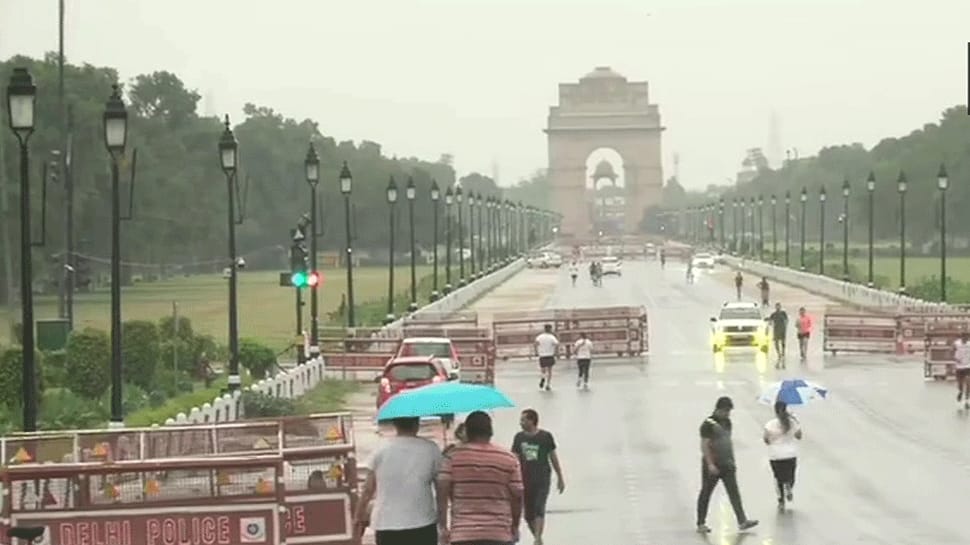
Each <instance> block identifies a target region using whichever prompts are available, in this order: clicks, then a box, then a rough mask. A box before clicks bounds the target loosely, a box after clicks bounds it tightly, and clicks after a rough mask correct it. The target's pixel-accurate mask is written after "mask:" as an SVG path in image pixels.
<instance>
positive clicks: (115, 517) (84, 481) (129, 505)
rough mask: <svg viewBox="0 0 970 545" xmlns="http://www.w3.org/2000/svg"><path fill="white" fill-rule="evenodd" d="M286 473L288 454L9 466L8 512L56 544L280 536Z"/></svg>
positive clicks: (227, 542) (256, 540) (229, 541)
mask: <svg viewBox="0 0 970 545" xmlns="http://www.w3.org/2000/svg"><path fill="white" fill-rule="evenodd" d="M282 473H283V470H282V458H281V457H279V456H261V457H249V458H208V459H206V458H195V459H184V460H165V461H148V462H143V461H132V462H116V463H111V464H101V463H87V464H83V463H82V464H73V463H72V464H50V465H45V464H29V465H24V466H13V467H5V468H3V469H2V470H0V479H2V482H3V488H4V496H5V497H4V499H5V500H6V501H4V502H3V519H4V522H8V521H9V524H10V525H11V526H40V527H44V528H45V532H44V539H43V542H44V543H53V544H56V545H101V544H105V545H109V544H110V545H176V544H183V543H213V544H215V543H218V544H222V545H237V544H238V545H243V544H251V545H277V544H282V543H285V542H286V539H285V535H284V530H283V524H284V523H285V522H284V519H285V517H284V516H283V514H282V513H281V512H280V511H281V509H280V507H281V506H283V505H284V501H285V499H284V498H285V491H284V488H283V485H282V480H283V475H282ZM163 474H165V475H163ZM41 483H43V484H41ZM344 543H347V544H348V545H349V543H350V541H349V540H348V541H345V542H344Z"/></svg>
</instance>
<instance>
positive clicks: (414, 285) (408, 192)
mask: <svg viewBox="0 0 970 545" xmlns="http://www.w3.org/2000/svg"><path fill="white" fill-rule="evenodd" d="M404 191H405V193H404V196H405V197H407V199H408V224H409V225H410V228H409V233H410V238H411V304H410V305H408V312H414V311H416V310H418V273H417V257H418V256H417V255H415V254H417V247H416V246H415V244H414V199H415V197H417V194H418V188H417V187H416V186H415V185H414V178H408V185H407V187H406V188H405V190H404Z"/></svg>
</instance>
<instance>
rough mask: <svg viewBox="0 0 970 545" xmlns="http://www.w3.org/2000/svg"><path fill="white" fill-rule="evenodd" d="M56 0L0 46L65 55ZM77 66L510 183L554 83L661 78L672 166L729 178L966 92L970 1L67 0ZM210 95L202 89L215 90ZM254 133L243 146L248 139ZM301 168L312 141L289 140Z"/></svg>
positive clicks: (34, 6) (2, 20)
mask: <svg viewBox="0 0 970 545" xmlns="http://www.w3.org/2000/svg"><path fill="white" fill-rule="evenodd" d="M57 3H58V2H57V0H0V58H8V57H9V56H11V55H13V54H16V53H23V54H28V55H32V56H39V55H41V54H42V53H43V52H44V51H52V50H56V49H57ZM67 6H68V15H67V56H68V60H69V61H70V62H72V63H80V62H87V63H91V64H96V65H108V66H114V67H117V68H118V69H119V70H120V72H121V74H122V77H124V78H125V79H127V78H130V77H132V76H134V75H136V74H138V73H142V72H150V71H154V70H170V71H173V72H175V73H177V74H178V75H179V76H180V77H181V78H182V79H183V80H184V81H185V82H186V84H187V85H188V86H189V87H190V88H194V89H196V90H198V92H199V93H200V94H202V95H203V96H204V97H206V98H208V99H210V100H211V104H208V103H204V104H203V106H202V110H203V112H202V113H206V110H210V109H212V111H214V112H216V113H223V112H228V113H229V114H230V115H232V116H233V117H234V118H237V119H241V116H242V113H241V107H242V105H243V103H245V102H254V103H256V104H259V105H266V106H271V107H273V108H275V109H276V110H277V111H280V112H282V113H283V114H285V115H287V116H292V117H297V118H304V117H311V118H313V119H315V120H317V121H319V122H320V126H321V128H322V130H323V132H324V133H325V134H327V135H330V136H333V137H335V138H337V139H338V140H345V139H353V140H361V139H368V140H374V141H376V142H379V143H380V144H382V145H383V146H384V150H385V152H386V153H387V154H398V155H408V156H411V155H414V156H418V157H422V158H426V159H431V160H434V159H437V157H438V156H439V155H440V154H441V153H452V154H454V155H455V159H456V167H457V169H458V171H459V173H460V174H464V173H467V172H469V171H473V170H477V171H481V172H484V173H486V174H491V173H492V171H493V165H497V166H498V170H499V175H500V176H499V178H500V182H501V183H502V184H510V183H512V182H515V181H516V180H518V179H519V178H522V177H525V176H528V175H529V174H530V173H531V172H532V171H534V170H535V169H538V168H543V167H545V166H546V161H547V155H546V142H545V135H544V134H543V132H542V129H543V127H544V126H545V123H546V115H547V113H548V107H549V106H551V105H553V104H555V103H556V100H557V84H558V83H560V82H572V81H576V80H578V79H579V78H580V77H581V76H583V75H584V74H586V73H587V72H589V71H590V70H592V69H593V68H594V67H595V66H600V65H608V66H611V67H613V68H614V69H615V70H616V71H618V72H620V73H622V74H624V75H625V76H627V77H628V78H629V79H631V80H637V81H640V80H647V81H649V82H650V89H651V95H652V96H651V101H653V102H655V103H657V104H659V105H660V112H661V116H662V120H663V123H664V125H665V126H666V127H667V131H666V132H665V133H664V140H663V148H664V149H663V153H664V167H665V172H664V175H665V177H668V176H670V175H671V174H672V171H673V155H674V154H675V153H677V154H679V156H680V161H679V163H680V175H681V180H682V181H683V183H684V184H685V185H687V186H688V187H694V188H702V187H704V186H706V185H707V184H708V183H723V182H724V181H725V179H726V178H727V177H733V176H734V174H735V172H736V171H737V170H738V169H739V167H740V162H741V160H742V158H743V156H744V151H745V150H746V149H747V148H750V147H756V146H759V147H764V148H766V149H769V148H770V144H769V127H770V119H771V115H772V112H775V113H776V114H777V118H778V120H779V128H780V131H779V133H780V134H779V139H780V148H779V149H778V153H777V155H776V156H775V157H770V158H771V159H775V160H778V159H780V158H781V157H783V155H784V150H785V149H788V148H797V149H798V150H799V153H800V155H801V156H806V155H810V154H813V153H815V152H816V151H817V150H818V149H819V148H820V147H821V146H824V145H828V144H834V143H851V142H862V143H864V144H865V145H866V146H871V145H873V144H875V143H876V142H878V140H879V139H880V138H882V137H884V136H887V135H897V136H901V135H904V134H906V133H908V132H909V131H910V130H912V129H914V128H917V127H919V126H921V125H922V124H923V123H924V122H930V121H935V120H937V118H938V115H939V113H940V112H941V111H942V110H943V109H944V108H946V107H948V106H952V105H955V104H958V103H965V101H966V97H967V88H966V86H967V42H968V41H970V30H968V28H970V27H968V26H967V24H968V21H970V0H922V1H912V0H871V1H870V0H762V1H753V0H583V1H579V0H276V1H256V0H164V1H158V0H152V1H149V0H67ZM204 102H205V101H204ZM242 145H245V143H242ZM293 153H294V160H295V161H300V160H302V155H303V150H302V149H300V150H293Z"/></svg>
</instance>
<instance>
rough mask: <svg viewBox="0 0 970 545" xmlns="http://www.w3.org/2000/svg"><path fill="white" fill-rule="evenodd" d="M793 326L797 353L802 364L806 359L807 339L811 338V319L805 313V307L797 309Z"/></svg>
mask: <svg viewBox="0 0 970 545" xmlns="http://www.w3.org/2000/svg"><path fill="white" fill-rule="evenodd" d="M795 325H796V327H797V330H798V331H797V332H798V352H799V354H800V355H801V358H802V361H803V362H804V361H805V360H806V359H807V358H808V339H809V338H810V337H811V336H812V317H811V316H809V315H808V312H806V311H805V307H801V308H799V309H798V320H796V322H795Z"/></svg>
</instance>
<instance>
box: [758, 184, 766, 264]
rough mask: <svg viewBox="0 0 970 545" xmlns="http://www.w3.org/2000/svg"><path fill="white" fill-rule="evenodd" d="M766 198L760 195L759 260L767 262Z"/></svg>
mask: <svg viewBox="0 0 970 545" xmlns="http://www.w3.org/2000/svg"><path fill="white" fill-rule="evenodd" d="M764 212H765V198H764V196H763V195H758V259H759V260H761V261H764V260H765V214H764Z"/></svg>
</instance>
